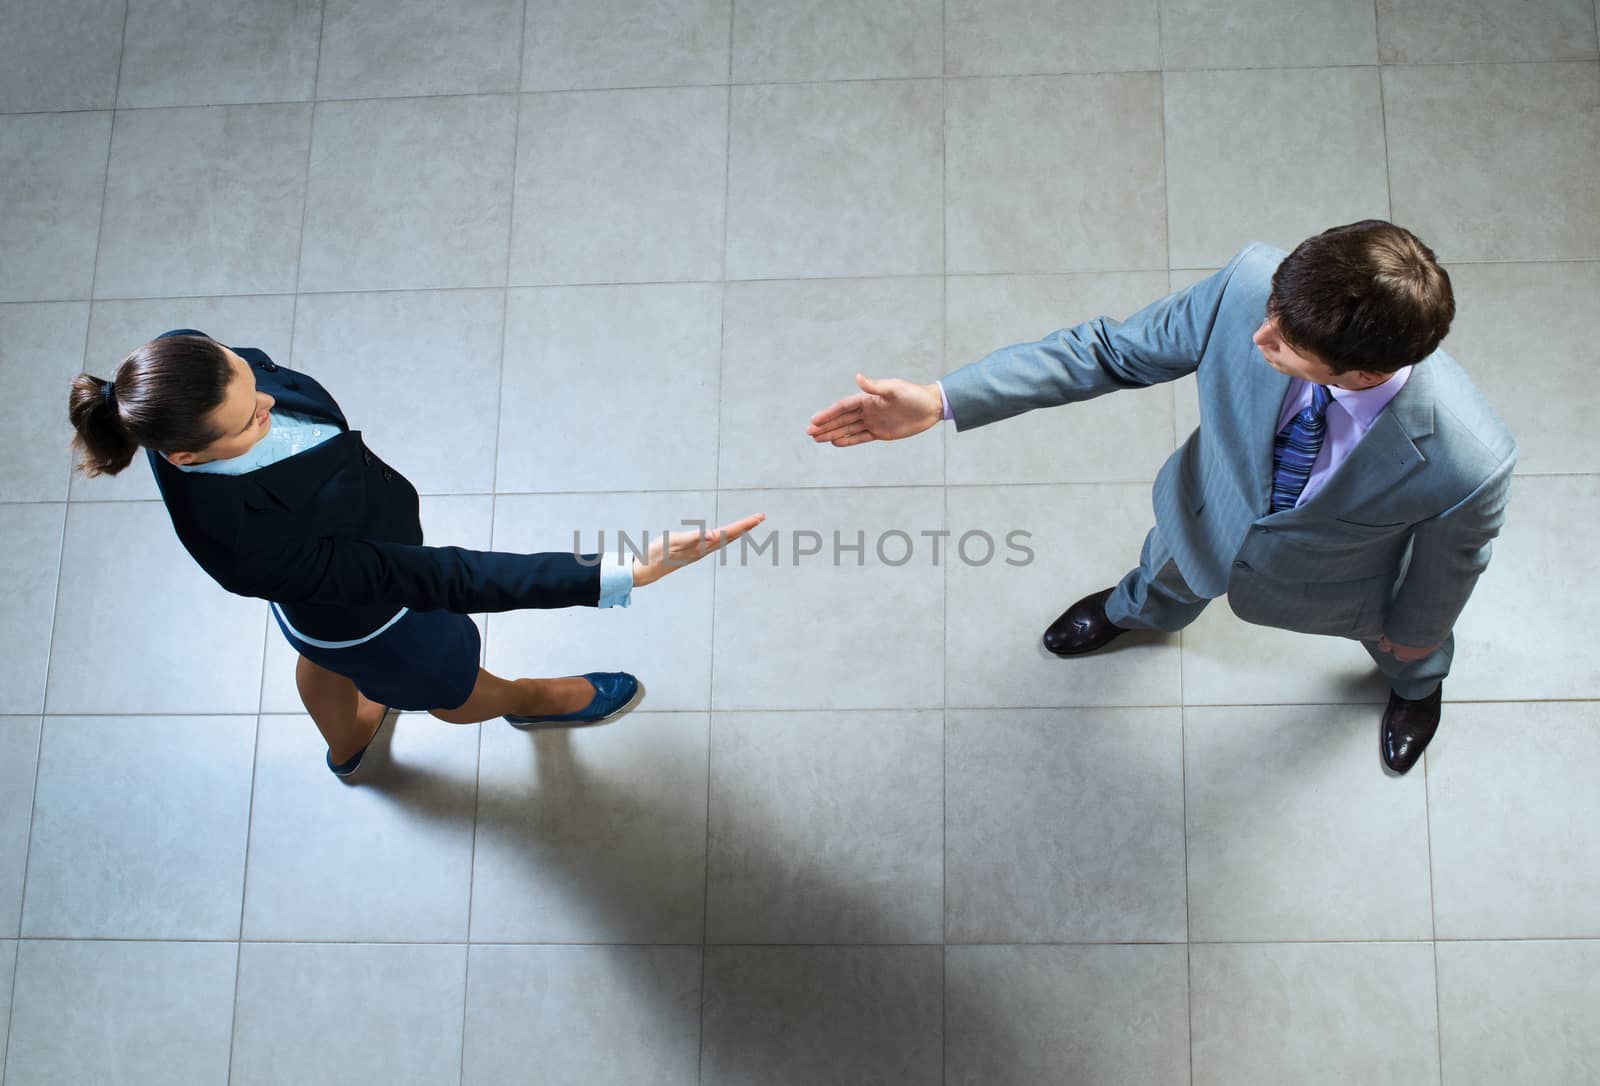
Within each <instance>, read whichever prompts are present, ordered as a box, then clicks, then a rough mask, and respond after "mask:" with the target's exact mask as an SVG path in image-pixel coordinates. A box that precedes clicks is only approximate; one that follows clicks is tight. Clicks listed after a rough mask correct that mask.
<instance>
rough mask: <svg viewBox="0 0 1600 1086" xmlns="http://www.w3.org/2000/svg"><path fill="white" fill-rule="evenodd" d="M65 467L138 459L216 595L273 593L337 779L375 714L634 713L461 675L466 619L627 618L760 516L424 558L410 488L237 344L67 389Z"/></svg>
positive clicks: (605, 702) (379, 717) (567, 688)
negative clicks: (644, 597) (612, 556)
mask: <svg viewBox="0 0 1600 1086" xmlns="http://www.w3.org/2000/svg"><path fill="white" fill-rule="evenodd" d="M69 412H70V416H71V420H72V424H73V427H74V429H75V430H76V431H77V436H76V437H75V439H74V442H73V443H74V445H75V447H76V448H77V450H78V452H79V456H80V468H81V470H83V471H84V472H86V473H87V474H89V475H102V474H104V475H115V474H116V473H117V472H119V471H121V470H123V469H124V468H126V467H127V466H128V464H129V463H130V462H131V461H132V459H133V456H134V454H135V453H136V452H137V451H138V450H139V449H140V448H143V449H144V450H146V454H147V456H148V459H149V462H150V466H151V470H153V471H154V472H155V476H156V482H157V484H158V485H159V486H160V488H161V496H162V499H163V500H164V501H165V503H166V506H167V512H168V513H169V514H170V515H171V517H172V526H173V528H175V529H176V530H177V533H178V538H179V539H180V540H181V541H182V542H183V545H184V547H185V548H187V549H188V551H189V553H190V554H191V555H193V556H194V559H195V561H197V562H198V563H199V564H200V566H201V567H202V568H203V569H204V570H205V571H206V572H207V573H209V574H210V575H211V576H212V577H213V578H214V579H215V580H216V581H217V583H218V584H220V585H221V586H222V587H223V588H226V589H227V590H228V591H230V592H235V593H238V594H239V595H242V596H257V597H260V598H262V599H265V600H269V601H271V607H272V614H273V618H274V619H275V620H276V621H277V623H278V627H279V629H280V630H282V632H283V635H284V637H285V638H287V639H288V641H289V643H290V644H291V645H292V646H294V648H295V650H296V651H297V652H298V653H299V654H300V655H299V659H298V661H297V662H296V666H295V680H296V684H297V685H298V687H299V689H300V697H301V699H302V700H303V701H304V702H305V706H306V711H307V712H308V713H310V714H311V718H312V720H314V721H315V722H316V724H317V727H318V728H319V729H321V731H322V734H323V737H324V738H325V739H326V740H327V743H328V768H330V769H331V770H333V772H334V773H336V774H338V775H339V776H341V777H348V776H349V775H350V774H352V773H354V772H355V770H356V768H357V766H359V765H360V763H361V756H362V755H363V754H364V753H365V751H366V749H367V746H368V745H369V744H370V743H371V742H372V739H373V737H374V736H375V735H376V734H377V732H378V729H379V728H380V727H381V726H382V724H383V721H384V719H385V718H386V714H387V712H388V711H389V710H390V709H395V710H401V709H407V710H426V711H428V712H430V713H432V714H433V715H434V716H436V717H438V718H439V719H440V720H445V721H448V722H450V723H454V724H470V723H476V722H478V721H482V720H489V719H492V718H493V717H496V716H504V717H505V718H506V719H507V720H509V721H511V722H512V723H513V724H516V725H518V726H523V727H526V726H531V725H550V724H555V725H563V724H587V723H595V722H598V721H601V720H606V719H609V718H611V717H613V716H615V715H617V714H618V713H621V712H624V711H626V710H627V709H629V708H631V707H632V706H633V705H634V704H635V703H636V702H637V700H638V698H639V696H640V688H639V684H638V680H636V679H635V678H634V677H633V676H632V675H629V674H627V673H625V672H592V673H590V674H587V675H583V676H572V677H567V678H558V679H514V680H513V679H502V678H500V677H498V676H496V675H492V674H490V673H489V672H487V671H485V670H483V669H482V668H480V667H479V666H478V650H479V637H478V630H477V627H476V626H475V625H474V624H473V622H472V619H471V618H470V617H468V616H469V615H470V614H472V613H473V612H478V611H511V610H519V609H522V608H530V607H540V608H550V607H580V606H587V607H597V606H615V605H623V606H626V604H627V602H628V598H629V593H630V591H631V590H632V589H633V588H634V587H637V586H640V585H646V584H650V583H652V582H653V581H656V580H659V579H660V578H661V577H663V576H665V575H666V574H667V573H669V572H671V571H672V570H673V569H676V568H678V567H679V566H682V565H686V564H688V563H690V562H693V561H695V560H696V559H698V558H700V557H703V556H704V555H705V554H708V553H710V552H711V551H713V550H716V549H718V548H720V547H722V546H724V545H725V544H727V543H728V542H730V541H731V540H734V539H737V538H738V537H739V536H741V535H743V534H744V533H745V532H747V531H749V530H750V529H751V528H753V527H755V526H756V525H757V524H759V523H760V522H761V520H762V519H763V518H762V517H761V516H753V517H746V518H745V519H744V520H741V521H738V522H737V523H734V524H729V525H726V526H724V527H722V528H719V529H717V530H716V531H712V532H705V533H701V532H675V533H672V535H671V536H670V537H669V538H667V539H658V540H655V541H654V542H653V543H652V544H651V547H650V551H649V554H648V556H647V557H646V558H645V559H644V560H640V559H638V558H634V559H633V560H632V561H631V562H629V563H628V564H626V565H624V564H623V563H622V562H621V561H620V560H605V559H603V558H602V557H601V556H598V555H585V556H578V555H573V554H565V553H546V554H508V553H497V552H485V551H470V550H463V549H461V548H458V547H425V546H422V525H421V522H420V520H419V519H418V502H417V492H416V489H415V488H414V487H412V485H411V484H410V483H409V482H407V481H406V479H405V477H404V476H402V475H401V474H400V473H399V472H397V471H395V470H394V469H393V468H391V467H389V466H388V465H387V464H385V463H384V462H383V461H382V460H380V459H379V458H378V457H377V456H376V455H374V454H373V452H372V451H371V450H370V449H368V448H367V446H366V443H365V442H364V441H363V440H362V437H361V434H360V432H359V431H355V430H351V429H350V428H349V426H348V425H347V424H346V422H345V418H344V414H343V413H342V412H341V411H340V410H339V405H338V404H337V403H335V402H334V400H333V397H331V396H329V395H328V393H327V392H326V391H325V390H324V389H323V388H322V386H321V385H319V384H317V383H316V382H315V381H313V380H312V379H311V378H310V377H307V376H306V375H305V374H301V373H295V372H293V371H291V370H287V369H284V368H283V367H281V366H279V365H277V364H276V363H274V362H273V361H272V359H270V358H268V357H267V356H266V354H264V353H263V352H261V351H259V350H255V349H254V348H249V347H243V348H238V349H237V350H235V349H231V348H229V347H226V346H224V345H222V344H221V343H218V342H217V341H216V340H214V339H211V338H210V337H209V336H206V335H205V334H204V333H201V332H197V331H195V330H193V329H180V330H178V331H175V332H168V333H166V334H165V335H163V336H161V337H159V338H157V339H155V340H152V341H151V342H149V343H146V344H145V345H144V346H142V347H140V348H139V349H137V350H136V351H134V352H133V353H132V354H130V355H128V357H127V358H126V359H124V360H123V361H122V363H121V364H120V365H119V366H118V367H117V370H116V374H115V375H114V377H113V378H112V379H111V380H110V381H103V380H101V379H100V378H98V377H91V376H89V375H87V374H82V375H79V376H78V377H77V378H75V379H74V381H73V385H72V393H71V403H70V407H69Z"/></svg>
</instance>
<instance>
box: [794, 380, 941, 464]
mask: <svg viewBox="0 0 1600 1086" xmlns="http://www.w3.org/2000/svg"><path fill="white" fill-rule="evenodd" d="M856 384H857V385H858V386H859V387H860V389H861V391H860V392H858V393H856V394H855V395H854V396H846V397H845V398H844V399H842V400H840V401H838V402H837V403H835V404H833V405H832V406H831V407H826V408H824V409H822V410H821V411H818V412H817V413H816V414H815V415H812V416H811V424H810V425H809V426H807V427H806V433H808V434H810V435H811V439H812V440H813V441H815V442H817V443H818V444H819V445H820V444H825V443H826V444H832V445H837V446H838V447H839V448H841V449H842V448H845V447H847V446H850V445H860V444H862V443H863V442H867V441H895V440H897V439H899V438H902V437H911V436H912V435H913V434H920V433H922V431H924V430H926V429H928V427H930V426H933V425H934V424H936V423H937V422H938V421H939V420H940V419H941V418H943V417H944V404H943V401H942V400H940V398H939V389H938V386H936V385H917V384H912V383H911V382H910V381H902V380H901V379H900V378H898V377H891V378H889V379H887V380H884V381H870V380H868V379H867V378H865V377H863V376H862V375H861V374H859V373H858V374H856Z"/></svg>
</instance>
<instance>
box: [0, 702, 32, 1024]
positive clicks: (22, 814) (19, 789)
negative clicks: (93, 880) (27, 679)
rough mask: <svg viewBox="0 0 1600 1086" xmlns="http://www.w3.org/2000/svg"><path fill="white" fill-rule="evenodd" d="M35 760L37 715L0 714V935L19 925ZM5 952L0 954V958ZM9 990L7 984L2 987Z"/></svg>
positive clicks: (7, 936)
mask: <svg viewBox="0 0 1600 1086" xmlns="http://www.w3.org/2000/svg"><path fill="white" fill-rule="evenodd" d="M38 761H39V718H38V717H36V716H0V938H4V939H13V938H15V937H16V935H17V933H18V932H19V931H20V930H21V925H22V876H23V873H24V872H25V871H26V869H27V863H28V835H29V830H30V827H31V825H32V821H33V781H34V769H35V767H36V766H37V765H38ZM8 953H9V952H4V953H0V958H3V957H5V956H6V954H8ZM5 988H6V991H7V992H8V993H9V991H10V986H9V985H6V986H5Z"/></svg>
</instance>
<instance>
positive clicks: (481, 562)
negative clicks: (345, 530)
mask: <svg viewBox="0 0 1600 1086" xmlns="http://www.w3.org/2000/svg"><path fill="white" fill-rule="evenodd" d="M234 568H235V570H237V571H239V572H236V573H235V574H234V575H233V576H230V577H229V581H230V582H232V583H224V585H223V587H224V588H226V589H228V590H229V591H230V592H237V593H239V594H241V595H246V596H260V597H262V598H264V599H270V600H274V601H276V602H278V603H320V604H343V605H360V604H368V603H390V604H394V605H396V606H404V607H410V608H412V609H413V610H417V611H454V612H456V613H458V614H472V613H474V612H480V611H518V610H523V609H525V608H553V607H595V606H598V604H599V602H600V565H599V560H598V558H597V557H596V556H594V555H586V556H584V560H583V561H580V560H579V558H578V557H577V556H576V555H573V554H570V553H562V552H548V553H542V554H508V553H503V552H498V551H472V550H465V549H463V548H461V547H422V546H410V545H407V544H404V543H387V542H380V541H374V540H366V539H351V538H346V537H342V536H328V537H323V538H321V539H314V540H305V541H296V542H295V543H293V544H290V545H288V546H287V547H285V548H284V549H283V550H282V551H280V552H278V553H276V554H273V555H264V554H258V555H254V556H251V558H250V560H248V561H243V562H239V563H238V564H237V565H236V566H235V567H234Z"/></svg>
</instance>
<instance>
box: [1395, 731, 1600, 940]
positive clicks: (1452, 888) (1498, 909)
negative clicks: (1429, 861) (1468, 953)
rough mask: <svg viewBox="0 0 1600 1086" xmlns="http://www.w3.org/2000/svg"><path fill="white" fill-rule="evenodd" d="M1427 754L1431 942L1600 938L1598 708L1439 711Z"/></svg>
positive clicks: (1599, 740) (1599, 750)
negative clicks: (1594, 828) (1434, 927)
mask: <svg viewBox="0 0 1600 1086" xmlns="http://www.w3.org/2000/svg"><path fill="white" fill-rule="evenodd" d="M1530 737H1535V739H1536V741H1534V742H1530V741H1529V738H1530ZM1427 757H1428V805H1429V810H1430V812H1431V822H1432V834H1431V837H1432V843H1433V886H1434V893H1435V895H1436V896H1435V901H1434V917H1435V920H1436V922H1437V924H1438V933H1439V937H1440V938H1441V939H1495V938H1519V939H1520V938H1543V939H1552V938H1553V939H1566V938H1595V937H1597V936H1600V918H1597V916H1596V913H1595V908H1594V902H1595V899H1596V897H1597V896H1600V841H1597V840H1596V839H1595V837H1594V835H1593V834H1590V833H1587V832H1585V831H1583V830H1582V829H1580V827H1586V826H1590V825H1593V824H1595V823H1596V821H1597V820H1600V795H1597V794H1596V792H1595V789H1594V780H1595V773H1596V771H1597V770H1600V708H1597V706H1596V704H1595V703H1594V702H1592V701H1590V702H1568V703H1550V702H1545V703H1538V702H1535V703H1530V704H1504V703H1502V704H1489V705H1447V706H1445V713H1444V718H1443V720H1442V722H1441V724H1440V727H1439V735H1438V737H1437V738H1436V739H1435V740H1434V742H1433V744H1432V745H1431V746H1430V747H1429V750H1428V756H1427Z"/></svg>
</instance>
